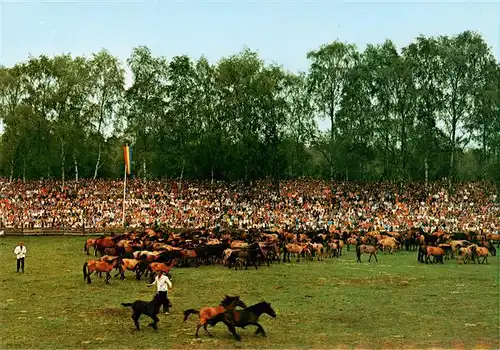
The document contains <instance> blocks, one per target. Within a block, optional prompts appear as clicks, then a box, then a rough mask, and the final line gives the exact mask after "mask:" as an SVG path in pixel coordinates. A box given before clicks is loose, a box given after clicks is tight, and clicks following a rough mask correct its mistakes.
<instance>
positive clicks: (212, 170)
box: [210, 163, 214, 185]
mask: <svg viewBox="0 0 500 350" xmlns="http://www.w3.org/2000/svg"><path fill="white" fill-rule="evenodd" d="M211 172H212V180H211V181H210V184H211V185H213V184H214V164H213V163H212V169H211Z"/></svg>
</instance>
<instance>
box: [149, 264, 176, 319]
mask: <svg viewBox="0 0 500 350" xmlns="http://www.w3.org/2000/svg"><path fill="white" fill-rule="evenodd" d="M155 284H156V290H157V292H158V295H159V296H160V297H161V298H162V300H163V312H164V313H165V315H170V313H169V312H168V307H169V306H172V305H171V304H170V301H169V300H168V294H167V292H168V289H170V291H172V282H170V279H169V278H168V276H167V275H166V274H165V273H163V271H158V275H157V276H156V277H155V280H154V282H153V283H151V284H148V287H151V286H153V285H155Z"/></svg>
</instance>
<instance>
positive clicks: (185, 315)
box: [183, 309, 200, 322]
mask: <svg viewBox="0 0 500 350" xmlns="http://www.w3.org/2000/svg"><path fill="white" fill-rule="evenodd" d="M191 314H197V315H199V314H200V311H199V310H195V309H187V310H185V311H184V321H183V322H186V320H187V319H188V317H189V315H191Z"/></svg>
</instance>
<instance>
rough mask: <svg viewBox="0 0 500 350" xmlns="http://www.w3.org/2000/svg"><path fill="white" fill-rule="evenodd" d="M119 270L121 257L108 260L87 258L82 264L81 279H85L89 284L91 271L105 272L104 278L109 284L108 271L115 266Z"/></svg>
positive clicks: (109, 276) (109, 275)
mask: <svg viewBox="0 0 500 350" xmlns="http://www.w3.org/2000/svg"><path fill="white" fill-rule="evenodd" d="M117 266H118V268H119V269H120V271H121V258H120V257H117V258H116V259H113V260H108V261H100V260H87V261H86V262H85V264H83V280H84V281H85V279H86V280H87V283H88V284H90V283H91V280H90V275H91V274H92V272H99V273H100V272H106V280H105V282H106V283H108V284H109V279H110V278H111V274H110V272H111V271H112V270H113V268H115V267H117Z"/></svg>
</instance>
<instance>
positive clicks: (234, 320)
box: [208, 301, 276, 341]
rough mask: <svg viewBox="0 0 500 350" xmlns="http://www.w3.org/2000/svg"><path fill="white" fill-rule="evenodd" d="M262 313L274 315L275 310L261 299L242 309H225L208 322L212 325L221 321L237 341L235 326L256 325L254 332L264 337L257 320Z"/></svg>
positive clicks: (239, 338)
mask: <svg viewBox="0 0 500 350" xmlns="http://www.w3.org/2000/svg"><path fill="white" fill-rule="evenodd" d="M263 313H266V314H268V315H269V316H271V317H276V312H275V311H274V310H273V308H272V307H271V304H270V303H268V302H265V301H262V302H260V303H258V304H255V305H252V306H249V307H247V308H245V309H243V310H234V309H233V310H226V311H225V312H224V313H220V314H218V315H217V316H215V317H213V318H211V319H209V320H208V324H210V325H211V326H214V325H216V324H217V323H219V322H223V323H224V324H225V325H226V326H227V329H228V330H229V331H230V332H231V333H232V334H233V335H234V337H235V338H236V340H238V341H240V340H241V337H240V336H239V335H238V334H237V333H236V329H235V327H240V328H245V327H246V326H248V325H254V326H257V330H256V331H255V334H259V333H261V334H262V336H263V337H265V336H266V331H265V330H264V328H263V327H262V326H261V325H260V324H259V322H258V321H259V317H260V315H262V314H263Z"/></svg>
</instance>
